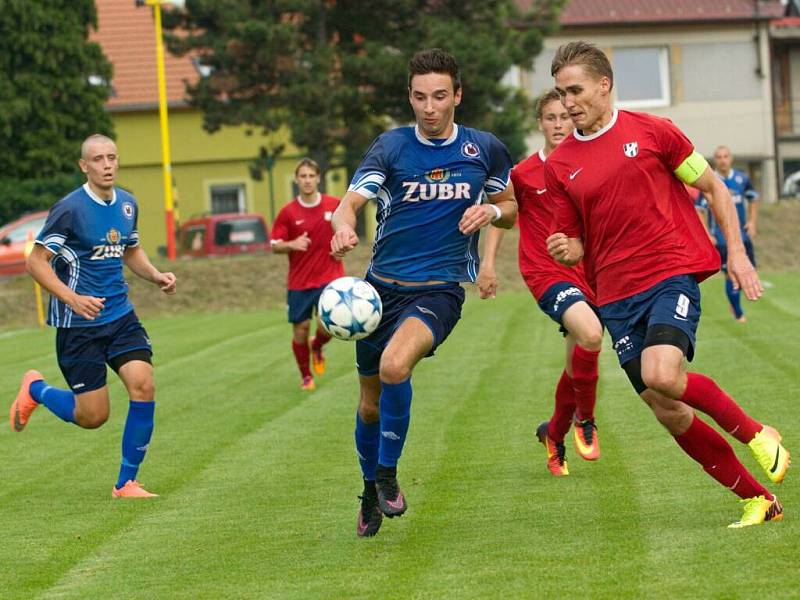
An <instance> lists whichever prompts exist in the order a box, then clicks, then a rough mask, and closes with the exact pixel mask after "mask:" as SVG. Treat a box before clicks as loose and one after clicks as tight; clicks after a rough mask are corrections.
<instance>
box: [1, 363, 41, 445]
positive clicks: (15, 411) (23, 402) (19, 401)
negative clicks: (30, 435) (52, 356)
mask: <svg viewBox="0 0 800 600" xmlns="http://www.w3.org/2000/svg"><path fill="white" fill-rule="evenodd" d="M43 379H44V377H43V376H42V374H41V373H39V371H34V370H33V369H31V370H30V371H27V372H26V373H25V375H23V376H22V383H21V384H20V386H19V391H18V392H17V397H16V398H15V399H14V403H13V404H12V405H11V410H10V411H9V413H8V420H9V422H10V423H11V430H12V431H16V432H17V433H19V432H20V431H22V430H23V429H25V425H27V424H28V419H30V418H31V413H32V412H33V411H34V410H36V407H37V406H39V403H38V402H37V401H36V400H34V399H33V398H32V397H31V392H30V387H31V384H32V383H33V382H34V381H41V380H43Z"/></svg>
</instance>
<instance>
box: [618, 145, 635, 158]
mask: <svg viewBox="0 0 800 600" xmlns="http://www.w3.org/2000/svg"><path fill="white" fill-rule="evenodd" d="M622 150H623V152H625V156H627V157H628V158H633V157H634V156H636V155H637V154H639V142H628V143H627V144H622Z"/></svg>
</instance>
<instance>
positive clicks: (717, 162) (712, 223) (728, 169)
mask: <svg viewBox="0 0 800 600" xmlns="http://www.w3.org/2000/svg"><path fill="white" fill-rule="evenodd" d="M714 172H715V174H716V176H717V177H719V178H720V179H721V180H722V182H723V183H724V184H725V186H726V187H727V188H728V190H729V191H730V193H731V197H732V198H733V204H734V206H735V207H736V214H737V215H738V217H739V227H740V230H741V234H742V242H743V243H744V249H745V252H747V257H748V258H749V259H750V262H751V263H753V266H755V265H756V254H755V250H754V248H753V238H754V237H756V223H757V221H758V192H756V191H755V189H753V184H752V183H750V178H749V177H748V176H747V174H746V173H744V172H742V171H739V170H737V169H734V168H733V156H732V155H731V151H730V149H728V147H727V146H720V147H719V148H717V149H716V150H715V151H714ZM695 204H696V205H697V207H698V208H701V209H703V210H704V211H705V212H706V214H707V216H708V233H709V235H710V236H711V238H712V240H713V242H714V244H715V245H716V246H717V251H718V252H719V255H720V258H721V260H722V272H723V273H725V294H726V295H727V296H728V303H729V304H730V305H731V312H732V313H733V318H734V319H736V320H737V321H738V322H739V323H746V322H747V317H745V316H744V310H742V299H741V295H742V294H741V290H739V288H734V287H733V281H731V279H730V278H729V277H728V276H727V275H728V243H727V242H726V241H725V236H724V235H722V230H721V229H720V227H719V224H718V223H717V221H716V220H715V219H714V215H713V214H712V213H711V211H710V210H709V208H708V201H707V200H706V199H705V198H704V197H703V195H702V194H700V195H698V196H697V199H696V201H695Z"/></svg>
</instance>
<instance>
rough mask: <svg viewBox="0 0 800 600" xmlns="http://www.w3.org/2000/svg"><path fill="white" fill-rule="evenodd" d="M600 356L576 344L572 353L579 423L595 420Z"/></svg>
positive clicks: (598, 352)
mask: <svg viewBox="0 0 800 600" xmlns="http://www.w3.org/2000/svg"><path fill="white" fill-rule="evenodd" d="M599 356H600V351H599V350H598V351H597V352H593V351H591V350H586V349H585V348H582V347H581V346H579V345H578V344H575V349H574V350H573V351H572V387H573V388H574V390H575V405H576V411H575V412H576V416H577V418H578V420H579V421H582V420H584V419H593V418H594V404H595V401H596V400H597V359H598V357H599Z"/></svg>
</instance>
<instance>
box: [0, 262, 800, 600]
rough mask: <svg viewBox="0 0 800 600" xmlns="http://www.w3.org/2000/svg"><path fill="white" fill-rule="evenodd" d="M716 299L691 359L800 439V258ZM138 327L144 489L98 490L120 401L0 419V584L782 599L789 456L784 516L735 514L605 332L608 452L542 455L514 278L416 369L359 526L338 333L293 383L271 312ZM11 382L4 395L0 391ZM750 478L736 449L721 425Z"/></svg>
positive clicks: (544, 350) (543, 361) (63, 590)
mask: <svg viewBox="0 0 800 600" xmlns="http://www.w3.org/2000/svg"><path fill="white" fill-rule="evenodd" d="M764 278H765V279H767V280H769V281H770V282H771V283H772V287H771V288H770V289H769V290H768V292H767V295H766V296H765V297H764V298H763V299H762V300H761V301H759V302H758V303H756V304H748V306H747V310H748V316H749V317H750V322H749V323H748V324H747V325H745V326H741V325H738V324H736V323H734V321H733V319H732V318H730V316H729V314H728V312H727V308H726V305H725V302H724V295H723V292H722V282H721V280H720V279H714V280H712V281H710V282H708V283H707V284H704V317H703V321H702V325H701V328H700V332H699V348H698V355H697V358H696V360H695V363H694V366H693V368H695V369H697V370H701V371H703V372H705V373H707V374H709V375H711V376H713V377H715V378H716V379H717V380H718V381H719V382H720V383H721V384H722V385H723V387H725V388H726V389H727V390H728V391H729V392H730V393H731V394H733V395H734V397H736V398H737V399H738V400H739V401H740V402H741V403H742V404H743V405H744V406H745V407H746V408H747V409H749V410H750V412H751V413H752V414H753V415H754V416H755V417H756V418H759V419H762V420H764V421H766V422H769V423H771V424H773V425H775V426H777V427H779V428H780V429H781V431H782V433H783V434H784V439H785V443H786V445H787V446H788V447H789V448H790V449H793V450H794V451H795V453H796V454H797V456H798V458H797V459H796V460H800V437H798V435H797V432H798V431H800V412H799V411H798V408H797V401H798V383H800V367H798V355H799V354H800V353H799V352H798V350H800V347H799V346H800V344H799V343H798V339H800V305H799V304H798V302H797V298H798V297H800V274H798V273H781V274H777V273H772V274H770V273H767V274H766V275H764ZM145 325H146V326H147V328H148V330H149V332H150V335H151V338H152V339H153V342H154V347H155V349H156V352H157V354H156V365H157V371H156V374H157V383H158V394H157V397H158V404H157V413H156V414H157V419H156V431H155V434H154V438H153V443H152V445H151V448H150V451H149V453H148V457H147V460H146V461H145V463H144V466H143V469H142V471H141V473H140V480H141V481H142V482H143V483H144V484H145V485H146V486H147V487H148V488H150V489H152V490H153V491H156V492H158V493H160V494H162V497H161V498H158V499H155V500H153V501H114V500H112V499H111V497H110V491H111V486H112V484H113V482H114V480H115V477H116V471H117V468H118V460H119V441H120V436H121V430H122V426H123V423H124V417H125V410H126V409H125V406H126V404H125V397H124V390H123V389H122V387H121V386H120V384H119V383H118V382H117V381H116V380H114V383H113V385H112V386H111V390H112V397H113V406H112V416H111V419H110V421H109V423H107V424H106V425H105V426H104V427H103V428H101V429H99V430H95V431H83V430H79V429H78V428H76V427H73V426H67V425H64V424H63V423H61V422H60V421H58V420H57V419H56V418H55V417H54V416H52V415H50V414H49V413H48V412H47V411H46V410H45V409H40V410H39V411H37V413H36V414H35V415H34V417H33V419H32V421H31V424H30V426H29V428H28V429H27V430H26V431H25V432H24V433H22V434H12V433H11V432H10V430H9V428H8V426H3V428H2V430H0V448H2V460H0V507H2V508H0V515H2V519H3V528H2V531H3V533H2V542H1V543H0V597H1V598H29V597H36V598H187V599H188V598H303V599H306V598H368V597H371V598H392V599H394V598H398V599H406V598H459V599H462V598H546V597H549V598H564V597H582V598H587V599H593V598H755V597H764V596H768V597H773V598H797V597H798V595H800V591H799V588H798V581H799V580H800V571H799V570H798V564H799V557H800V485H798V479H799V478H800V473H796V472H795V473H793V472H792V471H793V470H796V469H798V467H797V466H796V467H795V469H793V470H790V471H789V476H788V477H787V481H786V482H785V483H784V484H783V485H782V486H780V487H777V488H776V486H771V487H772V488H773V489H777V492H778V493H779V497H780V498H781V500H782V501H783V503H784V506H785V509H786V518H785V519H784V521H783V522H780V523H774V524H773V523H768V524H766V525H763V526H761V527H752V528H748V529H744V530H729V529H727V528H726V525H727V524H728V523H729V522H731V521H733V520H735V519H736V518H737V517H738V516H739V514H740V507H739V504H738V503H737V501H736V497H735V496H733V495H732V494H731V493H730V492H728V491H727V490H725V489H723V488H721V487H720V486H718V485H717V484H715V483H714V482H712V480H710V479H709V478H708V477H707V476H706V475H705V474H704V473H703V471H702V470H701V468H700V467H699V465H697V464H695V463H694V462H692V461H691V460H689V459H688V458H687V457H685V455H684V454H683V453H682V452H681V451H680V450H679V449H678V448H677V446H676V444H675V443H674V442H673V441H672V439H671V438H670V437H669V436H668V435H667V434H666V432H665V431H663V430H662V429H661V428H660V426H659V425H658V424H657V423H656V421H655V420H654V419H653V418H652V416H651V415H650V413H649V411H648V410H647V409H646V408H645V407H644V405H643V404H642V403H641V402H640V401H639V400H638V399H637V398H636V397H635V395H634V393H633V391H632V390H631V389H630V387H629V385H628V383H627V380H626V379H625V377H624V374H623V372H622V371H621V370H620V369H619V368H618V367H617V365H616V359H615V358H614V356H613V353H612V352H611V350H610V348H609V346H608V343H606V346H605V348H604V352H603V355H602V358H601V379H600V388H599V400H598V411H597V415H598V423H599V428H600V429H599V431H600V436H601V437H600V441H601V446H602V450H603V456H602V458H601V460H600V461H599V462H597V463H586V462H583V461H581V460H580V459H579V458H577V457H576V455H575V452H574V451H573V450H572V448H571V447H570V446H568V458H569V459H570V471H571V475H570V476H569V477H567V478H563V479H558V480H557V479H555V478H553V477H552V476H551V475H550V474H549V473H548V472H547V470H546V469H545V466H544V454H543V449H542V448H541V447H540V446H539V445H537V444H535V443H534V441H533V429H534V427H535V425H536V424H537V423H538V422H539V421H540V420H543V419H544V418H546V417H547V416H549V413H550V410H551V397H552V391H553V388H554V384H555V381H556V378H557V376H558V373H559V371H560V368H561V364H562V360H563V359H562V342H561V340H560V338H559V336H558V335H557V333H556V329H555V326H554V325H553V324H552V323H551V322H550V321H549V320H547V319H546V318H545V317H544V316H543V315H542V314H541V313H539V312H538V310H537V309H536V308H535V305H534V303H533V302H532V301H531V299H530V297H529V296H528V295H527V294H525V293H522V292H513V293H508V294H505V295H503V294H501V295H500V296H499V297H498V298H497V299H496V300H493V301H484V302H481V301H479V300H478V299H477V297H476V296H475V295H474V294H470V295H469V299H468V301H467V304H466V306H465V312H464V317H463V319H462V321H461V323H460V324H459V326H458V327H457V328H456V330H455V332H454V333H453V335H452V337H451V338H450V339H449V340H448V341H447V343H446V344H445V345H444V346H443V347H442V348H441V349H440V351H439V352H438V354H437V356H436V357H435V358H434V359H430V360H427V361H424V362H423V363H422V364H421V365H420V366H419V368H418V369H417V372H416V373H415V375H414V386H415V391H416V394H415V397H414V402H413V408H412V421H411V430H410V434H409V438H408V441H407V444H406V451H405V453H404V456H403V459H402V461H401V464H400V482H401V484H402V485H403V488H404V491H405V493H406V496H407V498H408V501H409V505H410V509H409V511H408V513H407V515H406V516H404V517H403V518H402V519H394V520H391V521H384V525H383V528H382V529H381V532H380V533H379V535H378V536H377V537H376V538H374V539H369V540H362V539H358V538H357V537H356V535H355V518H356V511H357V509H358V503H357V499H356V495H357V493H358V492H359V491H360V481H359V479H360V478H359V472H358V465H357V461H356V458H355V455H354V451H353V441H352V429H353V415H354V411H355V406H356V390H357V386H356V377H355V374H354V370H353V355H352V352H353V348H352V346H351V345H349V344H346V343H344V342H333V343H331V344H330V346H328V348H329V352H328V355H329V371H328V374H326V375H325V376H324V377H322V378H320V379H318V389H317V391H316V392H314V393H311V394H308V393H302V392H301V391H300V390H299V386H298V380H299V378H298V375H297V373H296V372H295V367H294V365H293V361H292V360H291V357H290V348H289V336H290V328H289V326H288V325H287V324H286V323H285V322H284V315H283V312H282V311H271V312H261V313H225V314H217V315H181V316H172V317H169V318H151V319H148V320H147V322H146V323H145ZM52 336H53V334H52V332H51V331H46V332H40V331H38V330H17V331H7V332H5V333H0V397H2V398H5V399H6V401H7V402H10V401H11V399H12V398H13V395H14V394H15V393H16V389H17V385H18V380H19V376H20V375H21V374H22V372H23V371H24V370H25V369H27V368H32V367H36V368H39V369H40V370H42V371H43V372H44V373H45V375H46V376H47V377H48V378H49V379H50V380H51V381H52V382H53V383H55V384H57V385H62V384H63V382H62V380H61V376H60V374H59V373H58V370H57V367H56V364H55V358H54V353H53V342H52ZM6 401H4V402H3V406H7V404H6ZM734 445H735V447H736V449H737V452H738V453H739V455H740V456H741V457H742V459H743V461H744V463H745V464H746V465H748V466H749V467H751V468H752V469H753V472H754V473H755V474H756V475H757V476H758V477H759V479H761V480H762V481H764V480H765V477H764V476H763V474H762V473H761V472H760V470H758V467H757V466H756V464H755V462H754V460H753V459H752V458H751V456H750V455H749V453H748V452H747V450H746V448H744V447H743V446H741V445H739V444H737V443H735V442H734Z"/></svg>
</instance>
